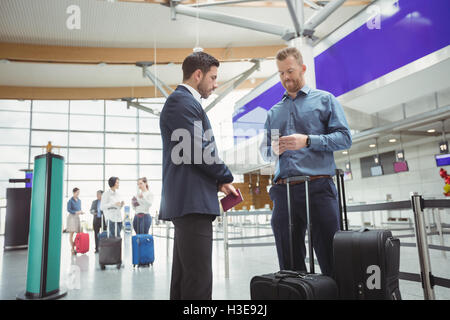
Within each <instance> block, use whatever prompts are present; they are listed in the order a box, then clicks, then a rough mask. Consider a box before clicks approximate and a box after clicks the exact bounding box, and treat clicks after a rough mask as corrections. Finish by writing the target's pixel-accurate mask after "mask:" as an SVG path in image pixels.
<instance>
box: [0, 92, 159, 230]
mask: <svg viewBox="0 0 450 320" xmlns="http://www.w3.org/2000/svg"><path fill="white" fill-rule="evenodd" d="M159 132H160V131H159V118H158V117H155V116H154V115H151V114H148V113H145V112H142V111H139V112H138V111H137V110H136V109H134V108H130V109H127V107H126V103H125V102H122V101H104V100H95V101H94V100H83V101H68V100H50V101H44V100H41V101H30V100H27V101H18V100H0V139H1V140H0V206H1V205H4V204H5V199H4V198H5V196H6V188H8V187H13V185H10V184H9V182H8V179H10V178H23V177H24V173H23V172H20V171H19V170H21V169H27V168H31V169H33V162H34V157H35V156H37V155H40V154H42V153H44V152H45V146H46V145H47V143H48V142H49V141H51V142H52V144H53V145H54V146H56V148H55V149H54V152H55V153H57V154H60V155H62V156H63V157H64V159H65V170H64V190H63V191H64V196H65V199H64V205H63V207H64V211H65V206H66V202H67V200H68V199H69V198H70V197H71V196H72V189H73V188H75V187H78V188H80V190H81V193H80V198H81V200H82V209H83V210H84V211H85V212H89V208H90V205H91V202H92V200H94V199H95V197H96V191H97V190H104V189H107V188H109V187H108V179H109V177H110V176H117V177H119V178H120V181H121V183H120V188H119V190H120V194H121V195H122V197H123V200H124V201H125V203H126V205H130V202H131V198H132V197H133V195H134V194H135V193H136V192H137V179H138V178H139V177H143V176H146V177H147V178H148V179H149V182H150V185H151V190H152V192H153V193H154V198H155V200H154V205H153V207H152V212H154V211H155V210H158V209H159V199H160V194H161V161H162V152H161V137H160V133H159ZM19 186H22V185H17V187H19ZM87 217H88V218H90V215H87ZM65 220H66V219H65V212H64V219H63V221H64V224H65Z"/></svg>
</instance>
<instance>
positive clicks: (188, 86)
mask: <svg viewBox="0 0 450 320" xmlns="http://www.w3.org/2000/svg"><path fill="white" fill-rule="evenodd" d="M180 86H184V87H186V88H187V89H188V90H189V91H190V92H191V93H192V95H193V96H194V98H195V100H197V101H198V103H200V105H201V104H202V95H201V94H200V93H199V92H198V91H197V90H195V89H194V88H192V87H191V86H190V85H188V84H186V83H182V84H180Z"/></svg>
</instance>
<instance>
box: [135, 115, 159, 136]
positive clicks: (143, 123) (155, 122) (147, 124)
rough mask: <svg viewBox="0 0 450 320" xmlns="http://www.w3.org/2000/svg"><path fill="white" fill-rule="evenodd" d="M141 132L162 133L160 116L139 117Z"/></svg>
mask: <svg viewBox="0 0 450 320" xmlns="http://www.w3.org/2000/svg"><path fill="white" fill-rule="evenodd" d="M139 132H149V133H160V132H161V131H160V130H159V118H139Z"/></svg>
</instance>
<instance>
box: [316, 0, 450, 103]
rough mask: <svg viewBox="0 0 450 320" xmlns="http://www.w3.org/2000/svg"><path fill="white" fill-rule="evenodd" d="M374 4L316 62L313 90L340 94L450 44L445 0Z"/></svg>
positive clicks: (448, 4) (448, 8) (448, 7)
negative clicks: (372, 18)
mask: <svg viewBox="0 0 450 320" xmlns="http://www.w3.org/2000/svg"><path fill="white" fill-rule="evenodd" d="M383 3H388V2H386V1H378V2H375V3H374V4H373V5H374V6H377V4H380V5H379V8H380V16H379V18H380V19H379V24H378V25H375V26H374V25H373V24H370V28H369V26H368V25H367V24H363V25H362V26H360V27H359V28H358V29H356V30H355V31H353V32H352V33H350V34H349V35H347V36H346V37H344V38H343V39H341V40H339V41H338V42H337V43H335V44H334V45H332V46H331V47H330V48H328V49H327V50H325V51H324V52H322V53H321V54H319V55H317V56H316V57H315V58H314V63H315V71H316V86H317V88H318V89H322V90H326V91H329V92H331V93H333V94H334V95H335V96H340V95H342V94H344V93H346V92H349V91H351V90H353V89H355V88H357V87H359V86H362V85H364V84H366V83H368V82H370V81H372V80H374V79H377V78H379V77H381V76H383V75H385V74H388V73H390V72H392V71H394V70H396V69H398V68H400V67H402V66H404V65H406V64H408V63H411V62H413V61H415V60H417V59H420V58H422V57H424V56H426V55H428V54H430V53H432V52H435V51H437V50H439V49H442V48H444V47H446V46H447V45H449V44H450V19H449V13H450V1H449V0H429V1H424V0H398V1H397V2H396V3H394V4H393V5H394V6H395V7H393V8H390V7H389V6H386V5H382V4H383Z"/></svg>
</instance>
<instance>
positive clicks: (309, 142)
mask: <svg viewBox="0 0 450 320" xmlns="http://www.w3.org/2000/svg"><path fill="white" fill-rule="evenodd" d="M310 145H311V138H310V137H309V136H307V138H306V147H307V148H309V146H310Z"/></svg>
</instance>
